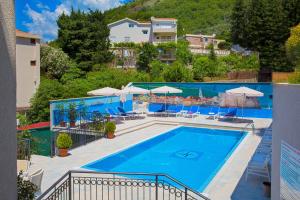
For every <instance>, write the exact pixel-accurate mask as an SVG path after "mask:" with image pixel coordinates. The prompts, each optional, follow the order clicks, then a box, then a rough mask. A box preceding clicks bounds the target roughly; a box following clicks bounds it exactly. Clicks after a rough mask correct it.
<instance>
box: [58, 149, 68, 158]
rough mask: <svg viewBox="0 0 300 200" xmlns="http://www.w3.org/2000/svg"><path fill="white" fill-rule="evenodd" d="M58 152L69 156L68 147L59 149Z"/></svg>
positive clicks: (63, 155)
mask: <svg viewBox="0 0 300 200" xmlns="http://www.w3.org/2000/svg"><path fill="white" fill-rule="evenodd" d="M58 154H59V156H60V157H66V156H68V149H58Z"/></svg>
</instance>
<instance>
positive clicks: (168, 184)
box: [37, 171, 209, 200]
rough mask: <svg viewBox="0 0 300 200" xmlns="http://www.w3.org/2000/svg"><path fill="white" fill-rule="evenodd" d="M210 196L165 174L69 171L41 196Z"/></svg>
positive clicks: (82, 199) (74, 199) (44, 199)
mask: <svg viewBox="0 0 300 200" xmlns="http://www.w3.org/2000/svg"><path fill="white" fill-rule="evenodd" d="M109 199H110V200H127V199H128V200H129V199H131V200H158V199H163V200H176V199H178V200H200V199H204V200H209V198H207V197H205V196H204V195H202V194H201V193H199V192H197V191H194V190H193V189H191V188H189V187H188V186H186V185H184V184H183V183H180V182H179V181H177V180H175V179H174V178H172V177H170V176H168V175H165V174H149V173H116V172H115V173H114V172H84V171H69V172H67V173H66V174H65V175H64V176H63V177H62V178H60V179H59V180H58V181H57V182H56V183H54V184H53V185H52V186H51V187H50V188H49V189H48V190H47V191H45V193H43V194H42V195H41V196H40V197H38V198H37V200H109Z"/></svg>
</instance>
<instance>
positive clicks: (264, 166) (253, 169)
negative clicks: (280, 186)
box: [246, 152, 271, 181]
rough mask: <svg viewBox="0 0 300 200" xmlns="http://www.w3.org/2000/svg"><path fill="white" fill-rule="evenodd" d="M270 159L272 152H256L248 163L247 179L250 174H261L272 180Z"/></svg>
mask: <svg viewBox="0 0 300 200" xmlns="http://www.w3.org/2000/svg"><path fill="white" fill-rule="evenodd" d="M270 160H271V158H270V154H267V153H261V152H256V153H255V154H254V155H253V157H252V158H251V160H250V161H249V163H248V166H247V169H246V181H247V179H248V176H249V175H256V176H260V177H263V178H267V179H268V181H271V172H270Z"/></svg>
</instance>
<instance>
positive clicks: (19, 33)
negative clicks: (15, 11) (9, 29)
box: [16, 30, 40, 39]
mask: <svg viewBox="0 0 300 200" xmlns="http://www.w3.org/2000/svg"><path fill="white" fill-rule="evenodd" d="M16 36H17V37H21V38H32V39H40V36H38V35H35V34H32V33H27V32H24V31H20V30H16Z"/></svg>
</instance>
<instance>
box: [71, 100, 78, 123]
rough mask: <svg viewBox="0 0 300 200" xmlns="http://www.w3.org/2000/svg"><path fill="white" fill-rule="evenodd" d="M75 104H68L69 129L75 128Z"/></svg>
mask: <svg viewBox="0 0 300 200" xmlns="http://www.w3.org/2000/svg"><path fill="white" fill-rule="evenodd" d="M76 115H77V111H76V104H75V103H70V104H69V120H70V127H75V125H76Z"/></svg>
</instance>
